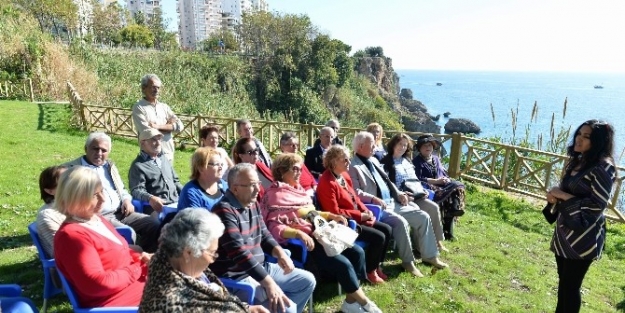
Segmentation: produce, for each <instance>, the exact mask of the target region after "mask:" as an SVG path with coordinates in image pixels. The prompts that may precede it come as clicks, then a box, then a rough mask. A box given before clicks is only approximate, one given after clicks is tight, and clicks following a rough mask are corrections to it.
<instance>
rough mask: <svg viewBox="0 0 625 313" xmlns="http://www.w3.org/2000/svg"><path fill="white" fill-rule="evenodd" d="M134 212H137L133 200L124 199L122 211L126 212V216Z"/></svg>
mask: <svg viewBox="0 0 625 313" xmlns="http://www.w3.org/2000/svg"><path fill="white" fill-rule="evenodd" d="M134 212H135V206H134V205H132V201H131V200H124V202H123V203H122V213H123V214H124V216H128V215H130V214H132V213H134Z"/></svg>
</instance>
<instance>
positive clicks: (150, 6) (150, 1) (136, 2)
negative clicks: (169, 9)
mask: <svg viewBox="0 0 625 313" xmlns="http://www.w3.org/2000/svg"><path fill="white" fill-rule="evenodd" d="M105 1H110V0H105ZM126 8H127V9H128V11H130V13H132V16H134V15H135V14H137V12H141V13H143V15H144V16H145V17H146V18H150V17H152V15H154V10H155V9H156V8H161V1H160V0H126Z"/></svg>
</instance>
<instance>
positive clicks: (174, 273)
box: [139, 210, 269, 313]
mask: <svg viewBox="0 0 625 313" xmlns="http://www.w3.org/2000/svg"><path fill="white" fill-rule="evenodd" d="M224 229H225V227H224V224H223V223H222V222H221V220H220V219H219V217H218V216H217V215H215V214H213V213H210V212H208V211H207V210H183V211H181V212H179V213H178V214H177V215H176V217H175V218H174V219H173V220H172V221H171V222H170V223H169V224H167V225H166V226H165V227H164V228H163V230H162V233H161V237H160V239H159V242H160V245H159V247H158V250H157V251H156V253H155V254H154V257H153V258H152V261H151V262H150V268H149V275H148V281H147V284H146V286H145V290H143V298H142V299H141V304H140V305H139V312H162V313H165V312H198V313H199V312H215V313H217V312H232V313H235V312H269V311H268V310H267V309H265V308H264V307H262V306H260V305H254V306H249V305H248V304H247V303H243V302H241V300H239V298H237V297H236V296H233V295H231V294H229V293H228V290H226V288H225V287H224V285H223V284H222V283H221V281H219V278H217V276H215V274H213V272H212V271H211V270H210V269H209V268H208V265H210V264H211V263H213V262H214V261H215V258H216V257H217V252H216V251H217V243H218V240H219V237H221V235H222V234H223V232H224Z"/></svg>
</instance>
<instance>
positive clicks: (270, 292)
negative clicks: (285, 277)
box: [261, 276, 291, 312]
mask: <svg viewBox="0 0 625 313" xmlns="http://www.w3.org/2000/svg"><path fill="white" fill-rule="evenodd" d="M261 285H262V286H263V288H265V293H266V294H267V300H268V301H269V310H270V311H271V312H285V311H286V308H288V307H289V306H291V302H289V298H288V297H287V296H286V295H285V294H284V292H283V291H282V289H280V287H279V286H278V284H276V282H275V281H274V280H273V279H272V278H271V277H270V276H267V277H265V279H263V281H262V282H261Z"/></svg>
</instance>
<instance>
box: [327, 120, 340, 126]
mask: <svg viewBox="0 0 625 313" xmlns="http://www.w3.org/2000/svg"><path fill="white" fill-rule="evenodd" d="M332 124H336V125H337V127H340V126H341V123H339V121H338V120H335V119H332V120H329V121H328V122H327V123H326V126H328V127H329V126H330V125H332Z"/></svg>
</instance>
